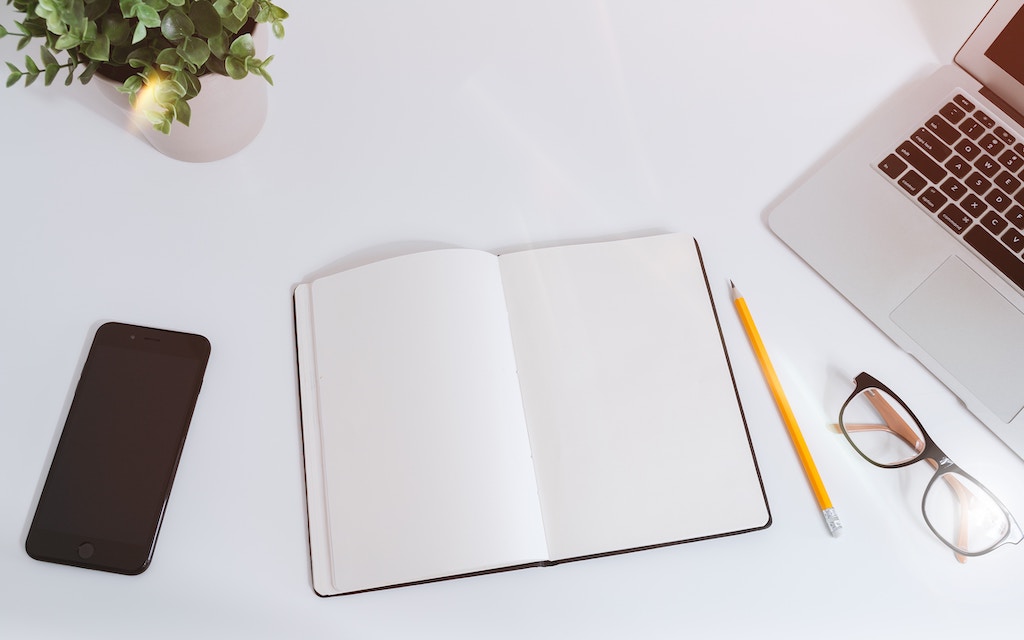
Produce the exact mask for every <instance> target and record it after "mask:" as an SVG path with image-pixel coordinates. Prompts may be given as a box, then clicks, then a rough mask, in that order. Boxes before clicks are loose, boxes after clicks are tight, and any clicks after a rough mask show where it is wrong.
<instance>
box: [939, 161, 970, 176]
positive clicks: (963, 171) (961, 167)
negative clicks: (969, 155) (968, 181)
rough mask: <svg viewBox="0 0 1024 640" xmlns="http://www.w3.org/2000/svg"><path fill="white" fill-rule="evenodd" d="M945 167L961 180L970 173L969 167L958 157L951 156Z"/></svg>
mask: <svg viewBox="0 0 1024 640" xmlns="http://www.w3.org/2000/svg"><path fill="white" fill-rule="evenodd" d="M945 166H946V168H947V169H949V170H950V172H952V174H953V175H955V176H956V177H958V178H963V177H964V176H966V175H967V174H968V173H970V172H971V165H970V164H968V162H967V161H966V160H964V159H963V158H961V157H960V156H953V157H952V158H950V159H949V162H947V163H946V165H945Z"/></svg>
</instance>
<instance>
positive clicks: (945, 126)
mask: <svg viewBox="0 0 1024 640" xmlns="http://www.w3.org/2000/svg"><path fill="white" fill-rule="evenodd" d="M949 106H952V105H949ZM947 117H948V116H947ZM960 117H961V118H963V112H962V111H961V112H960ZM953 122H956V120H954V121H953ZM923 128H927V129H930V130H931V131H934V132H935V135H937V136H939V137H940V138H942V140H943V141H944V142H945V143H946V144H953V143H954V142H956V141H957V140H959V139H960V132H959V131H957V130H956V127H954V126H952V125H951V124H949V123H948V122H946V121H945V120H943V119H942V118H940V117H939V116H932V117H931V119H929V120H928V122H926V123H925V126H924V127H923Z"/></svg>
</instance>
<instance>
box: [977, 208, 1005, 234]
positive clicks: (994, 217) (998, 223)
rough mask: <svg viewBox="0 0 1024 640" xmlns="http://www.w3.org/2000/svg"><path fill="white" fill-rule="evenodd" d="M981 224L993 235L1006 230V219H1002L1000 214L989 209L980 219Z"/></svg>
mask: <svg viewBox="0 0 1024 640" xmlns="http://www.w3.org/2000/svg"><path fill="white" fill-rule="evenodd" d="M981 225H982V226H983V227H985V228H986V229H988V230H989V231H991V232H992V234H993V235H999V234H1000V233H1002V232H1003V231H1006V226H1007V223H1006V220H1003V218H1002V216H1000V215H998V214H996V213H993V212H991V211H989V212H988V213H986V214H985V217H984V218H982V219H981Z"/></svg>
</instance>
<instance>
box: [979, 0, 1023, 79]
mask: <svg viewBox="0 0 1024 640" xmlns="http://www.w3.org/2000/svg"><path fill="white" fill-rule="evenodd" d="M985 57H986V58H988V59H989V60H991V61H992V62H994V63H996V64H997V65H999V66H1000V68H1002V69H1003V70H1004V71H1006V73H1008V74H1010V75H1011V76H1013V78H1014V79H1015V80H1017V82H1020V83H1021V84H1024V8H1022V9H1020V10H1018V11H1017V13H1016V14H1015V15H1014V16H1013V18H1012V19H1011V20H1010V21H1009V22H1008V23H1007V25H1006V27H1005V28H1004V29H1003V30H1002V31H1001V32H1000V33H999V35H998V36H996V39H995V40H994V41H993V42H992V45H991V46H989V48H988V49H986V50H985Z"/></svg>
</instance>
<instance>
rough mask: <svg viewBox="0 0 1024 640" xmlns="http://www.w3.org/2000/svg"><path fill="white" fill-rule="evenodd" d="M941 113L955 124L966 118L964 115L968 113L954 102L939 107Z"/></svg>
mask: <svg viewBox="0 0 1024 640" xmlns="http://www.w3.org/2000/svg"><path fill="white" fill-rule="evenodd" d="M939 113H941V114H942V117H944V118H945V119H946V120H949V121H950V122H952V123H953V124H956V123H958V122H960V121H961V120H963V119H964V116H965V115H967V114H966V113H964V110H963V109H961V108H960V107H958V106H956V105H955V104H953V103H952V102H950V103H947V104H946V106H944V107H942V108H941V109H939ZM951 128H952V127H951Z"/></svg>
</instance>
